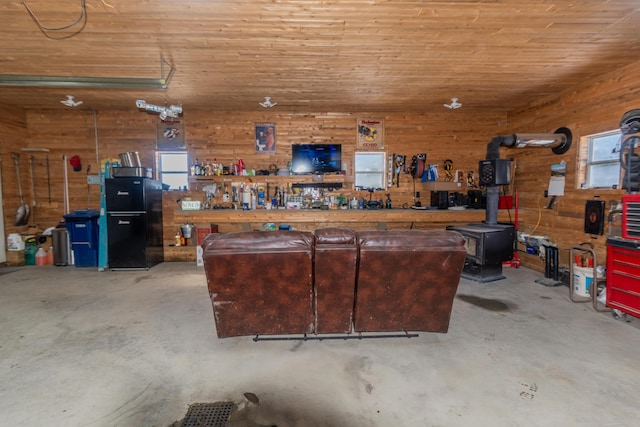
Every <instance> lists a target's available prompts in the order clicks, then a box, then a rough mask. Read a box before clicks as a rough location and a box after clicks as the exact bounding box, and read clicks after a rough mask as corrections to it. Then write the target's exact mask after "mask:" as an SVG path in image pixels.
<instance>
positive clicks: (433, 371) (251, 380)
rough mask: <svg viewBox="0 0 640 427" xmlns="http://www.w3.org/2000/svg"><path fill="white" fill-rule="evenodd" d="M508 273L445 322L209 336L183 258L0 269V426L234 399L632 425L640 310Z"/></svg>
mask: <svg viewBox="0 0 640 427" xmlns="http://www.w3.org/2000/svg"><path fill="white" fill-rule="evenodd" d="M505 274H506V275H507V280H502V281H498V282H492V283H485V284H479V283H476V282H471V281H467V280H464V279H463V280H461V283H460V287H459V290H458V296H457V298H456V300H455V303H454V307H453V315H452V319H451V325H450V329H449V333H447V334H433V333H432V334H430V333H421V334H420V336H419V337H418V338H412V339H407V338H398V339H395V338H394V339H372V340H348V341H345V340H339V341H327V340H324V341H306V342H303V341H278V342H253V341H252V339H251V337H241V338H227V339H223V340H220V339H218V338H216V335H215V328H214V322H213V314H212V309H211V304H210V301H209V298H208V293H207V289H206V281H205V277H204V271H203V269H202V268H201V267H196V266H195V265H193V264H191V263H164V264H160V265H158V266H155V267H153V268H152V269H151V270H149V271H133V272H123V271H118V272H111V271H106V272H97V271H95V270H93V269H91V268H89V269H88V268H75V267H53V266H46V267H25V268H20V269H0V338H1V339H0V378H1V381H0V414H2V417H1V419H2V421H0V424H2V425H7V426H14V427H15V426H161V427H168V426H170V425H171V424H172V423H174V422H175V421H177V420H180V419H182V418H183V417H184V415H185V414H186V412H187V409H188V407H189V404H191V403H196V402H216V401H229V400H231V401H234V402H237V403H238V404H239V405H240V407H241V408H242V410H241V411H240V414H242V417H243V418H242V419H243V421H242V422H240V421H238V422H234V424H233V425H234V426H238V425H242V426H259V425H264V426H272V425H277V426H278V427H285V426H301V427H305V426H340V427H356V426H358V427H359V426H394V427H395V426H400V427H401V426H628V427H631V426H637V425H638V420H639V418H638V416H639V415H638V414H640V409H639V406H640V404H639V403H638V396H639V393H638V392H639V391H640V386H639V384H640V369H638V349H640V329H639V328H638V323H640V320H638V319H636V318H630V322H625V321H621V320H616V319H614V318H613V317H612V316H611V315H610V314H608V313H596V312H594V311H593V309H592V308H591V305H590V304H576V303H572V302H570V300H569V298H568V289H567V288H566V287H564V286H561V287H557V288H549V287H544V286H542V285H539V284H537V283H535V282H534V280H535V279H537V278H540V277H541V275H540V274H539V273H537V272H534V271H531V270H528V269H526V268H520V269H505ZM246 392H251V393H255V395H256V396H257V397H258V398H259V400H260V401H259V404H258V405H254V404H251V403H249V402H248V401H247V399H246V398H245V397H243V393H246ZM245 405H246V406H245ZM243 411H244V412H243Z"/></svg>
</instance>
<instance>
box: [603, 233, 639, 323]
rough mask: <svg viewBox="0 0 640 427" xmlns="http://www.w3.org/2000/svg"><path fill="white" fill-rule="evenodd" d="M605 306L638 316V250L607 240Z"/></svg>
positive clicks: (620, 242)
mask: <svg viewBox="0 0 640 427" xmlns="http://www.w3.org/2000/svg"><path fill="white" fill-rule="evenodd" d="M607 306H608V307H611V308H616V309H619V310H622V311H624V312H625V313H629V314H632V315H634V316H640V249H639V248H636V247H634V245H626V244H625V242H622V241H613V239H609V240H607Z"/></svg>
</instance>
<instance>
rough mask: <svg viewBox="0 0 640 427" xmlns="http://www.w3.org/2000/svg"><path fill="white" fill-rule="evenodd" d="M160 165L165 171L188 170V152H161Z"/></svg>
mask: <svg viewBox="0 0 640 427" xmlns="http://www.w3.org/2000/svg"><path fill="white" fill-rule="evenodd" d="M160 165H161V167H162V171H163V172H186V171H187V169H188V168H187V153H161V154H160Z"/></svg>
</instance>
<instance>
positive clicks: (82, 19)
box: [21, 0, 113, 40]
mask: <svg viewBox="0 0 640 427" xmlns="http://www.w3.org/2000/svg"><path fill="white" fill-rule="evenodd" d="M21 1H22V4H23V6H24V7H25V9H27V13H29V16H30V17H31V19H32V20H33V22H35V23H36V25H37V26H38V29H39V30H40V31H42V34H44V35H45V37H47V38H50V39H54V40H59V39H68V38H71V37H73V36H75V35H76V34H79V33H80V32H81V31H82V30H83V29H84V27H85V26H86V25H87V7H86V0H80V15H79V16H78V17H77V18H76V19H75V20H74V21H73V22H71V23H70V24H67V25H63V26H62V27H48V26H46V25H44V24H43V23H42V21H40V19H38V17H37V16H36V14H35V13H34V12H33V10H31V8H30V7H29V5H28V4H27V2H26V0H21ZM100 1H101V2H102V4H103V5H104V6H107V7H110V8H113V6H111V5H110V4H109V3H107V2H105V1H104V0H100ZM78 24H82V25H81V27H80V28H79V29H78V30H77V31H75V32H74V33H72V34H67V35H65V36H61V37H51V35H49V34H47V31H64V30H68V29H70V28H73V27H75V26H76V25H78Z"/></svg>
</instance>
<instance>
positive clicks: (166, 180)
mask: <svg viewBox="0 0 640 427" xmlns="http://www.w3.org/2000/svg"><path fill="white" fill-rule="evenodd" d="M160 181H162V183H163V184H168V185H169V190H181V189H182V188H184V187H186V186H187V185H188V183H189V176H188V175H187V174H186V173H163V174H161V175H160Z"/></svg>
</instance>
